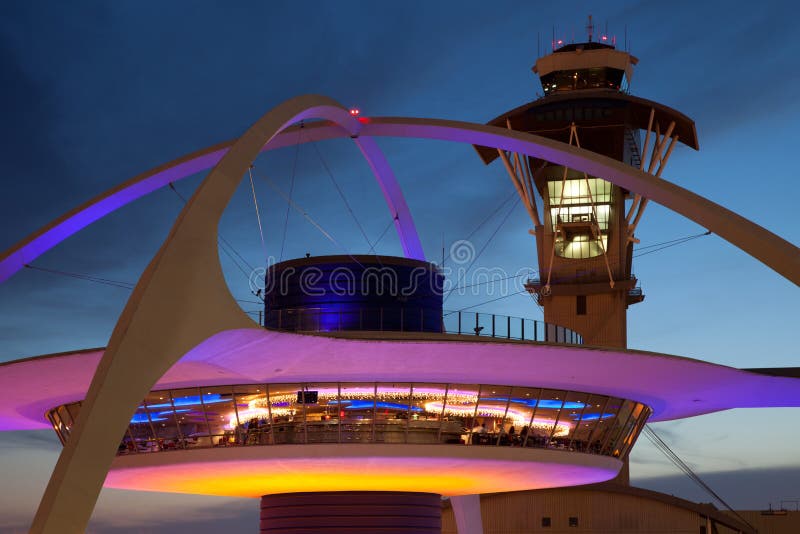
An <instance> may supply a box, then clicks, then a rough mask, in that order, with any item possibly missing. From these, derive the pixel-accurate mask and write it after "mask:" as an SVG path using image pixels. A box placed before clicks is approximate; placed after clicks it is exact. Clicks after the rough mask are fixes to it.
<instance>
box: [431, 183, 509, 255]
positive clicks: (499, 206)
mask: <svg viewBox="0 0 800 534" xmlns="http://www.w3.org/2000/svg"><path fill="white" fill-rule="evenodd" d="M514 197H517V199H518V200H519V196H518V195H517V190H516V189H514V190H513V191H511V194H509V195H508V196H507V197H506V198H505V199H503V201H502V202H500V204H499V205H498V206H497V207H496V208H495V209H494V210H492V212H491V213H490V214H489V215H487V216H486V218H484V219H483V220H482V221H481V222H480V224H478V226H476V227H475V228H474V229H473V230H472V231H471V232H470V233H469V235H468V236H467V237H466V238H465V240H466V241H469V240H470V239H471V238H472V236H474V235H475V234H476V233H477V232H478V231H479V230H480V229H481V228H483V226H484V225H485V224H486V223H488V222H489V221H490V220H492V218H493V217H494V216H495V215H496V214H497V212H499V211H500V210H501V209H503V207H504V206H505V205H506V204H508V203H509V202H510V201H511V199H513V198H514ZM451 255H452V251H451V253H448V254H447V257H446V258H445V259H444V262H443V264H444V263H446V262H447V260H449V259H450V256H451Z"/></svg>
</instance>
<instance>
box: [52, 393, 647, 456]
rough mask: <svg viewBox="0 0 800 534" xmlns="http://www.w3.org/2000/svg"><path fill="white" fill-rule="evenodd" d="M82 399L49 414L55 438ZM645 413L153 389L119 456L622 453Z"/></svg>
mask: <svg viewBox="0 0 800 534" xmlns="http://www.w3.org/2000/svg"><path fill="white" fill-rule="evenodd" d="M80 405H81V403H79V402H76V403H71V404H66V405H63V406H59V407H57V408H54V409H52V410H50V411H49V412H48V413H47V417H48V419H49V420H50V422H51V423H52V425H53V428H54V429H55V430H56V432H57V433H58V436H59V437H60V438H61V440H62V442H66V440H67V439H69V434H70V432H71V430H72V426H73V424H74V421H75V420H76V419H77V417H78V412H79V411H80ZM650 413H651V410H650V408H648V407H647V406H645V405H644V404H641V403H638V402H634V401H631V400H626V399H622V398H618V397H610V396H607V395H597V394H591V393H581V392H576V391H565V390H555V389H547V388H535V387H520V386H500V385H486V384H443V383H422V382H415V383H381V382H326V383H294V384H244V385H234V386H205V387H202V388H199V387H195V388H184V389H173V390H161V391H153V392H151V393H150V394H149V395H148V396H147V398H146V399H144V400H143V401H142V403H141V404H140V405H139V407H138V409H137V410H136V413H135V414H134V415H133V417H132V418H131V421H130V424H129V425H128V428H127V431H126V432H125V435H124V436H122V438H121V440H120V446H119V454H120V455H127V454H140V453H150V452H161V451H171V450H184V449H198V448H214V447H245V446H254V445H289V444H306V443H342V444H343V443H375V444H380V443H386V444H409V445H413V444H441V445H443V446H444V445H451V446H458V445H460V446H475V445H484V446H511V447H535V448H546V449H557V450H565V451H573V452H582V453H591V454H600V455H605V456H611V457H617V458H624V457H625V456H626V455H627V453H628V451H629V450H630V449H631V447H632V446H633V443H634V442H635V440H636V437H637V436H638V435H639V433H640V431H641V430H642V428H643V426H644V424H645V422H646V421H647V418H648V417H649V415H650Z"/></svg>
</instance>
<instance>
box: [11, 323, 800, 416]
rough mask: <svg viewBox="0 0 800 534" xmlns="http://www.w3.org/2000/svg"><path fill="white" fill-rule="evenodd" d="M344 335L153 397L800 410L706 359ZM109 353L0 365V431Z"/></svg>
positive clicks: (181, 381)
mask: <svg viewBox="0 0 800 534" xmlns="http://www.w3.org/2000/svg"><path fill="white" fill-rule="evenodd" d="M397 337H398V338H400V337H402V338H403V339H377V338H376V339H343V338H334V337H325V336H310V335H298V334H291V333H286V332H275V331H269V330H258V329H248V330H232V331H227V332H222V333H220V334H217V335H216V336H214V337H212V338H210V339H208V340H206V341H205V342H204V343H202V344H201V345H199V346H198V347H196V348H195V349H193V350H192V351H190V352H189V353H188V354H186V355H185V356H184V357H183V358H182V359H181V360H180V361H179V362H178V363H177V364H176V365H175V366H173V367H172V368H171V369H170V370H169V371H168V372H167V373H166V374H165V375H164V376H163V377H162V378H161V379H160V380H159V381H158V383H157V384H156V386H155V388H154V389H167V388H174V387H189V386H200V385H225V384H247V383H265V382H271V383H280V382H284V383H288V382H312V381H314V382H336V381H352V382H369V381H386V382H440V383H441V382H452V383H460V384H478V383H482V384H497V385H512V386H534V387H548V388H556V389H566V390H571V391H582V392H588V393H598V394H606V395H614V396H619V397H623V398H627V399H631V400H636V401H639V402H643V403H645V404H647V405H649V406H650V407H651V408H653V411H654V413H653V416H652V418H651V420H652V421H665V420H670V419H678V418H682V417H690V416H693V415H700V414H704V413H710V412H715V411H719V410H726V409H731V408H757V407H797V406H800V379H796V378H785V377H774V376H765V375H761V374H755V373H750V372H746V371H742V370H739V369H733V368H730V367H725V366H721V365H715V364H711V363H706V362H702V361H698V360H692V359H688V358H681V357H677V356H667V355H663V354H654V353H644V352H637V351H624V350H610V349H594V348H590V347H577V346H567V345H562V346H559V345H544V344H536V343H529V342H503V341H494V342H491V341H489V340H488V339H486V338H472V337H466V336H448V335H440V334H430V335H427V336H424V338H420V337H419V336H418V337H417V338H412V337H409V336H400V335H398V336H397ZM101 355H102V350H100V349H98V350H90V351H83V352H75V353H66V354H61V355H54V356H46V357H39V358H30V359H26V360H18V361H16V362H9V363H7V364H3V365H0V429H1V430H23V429H35V428H48V427H49V424H48V423H47V422H46V421H45V419H44V413H45V411H46V410H48V409H50V408H52V407H55V406H57V405H60V404H63V403H66V402H71V401H76V400H80V399H82V398H83V396H84V395H85V392H86V390H87V389H88V385H89V382H90V381H91V378H92V375H93V374H94V371H95V368H96V366H97V363H98V362H99V360H100V356H101Z"/></svg>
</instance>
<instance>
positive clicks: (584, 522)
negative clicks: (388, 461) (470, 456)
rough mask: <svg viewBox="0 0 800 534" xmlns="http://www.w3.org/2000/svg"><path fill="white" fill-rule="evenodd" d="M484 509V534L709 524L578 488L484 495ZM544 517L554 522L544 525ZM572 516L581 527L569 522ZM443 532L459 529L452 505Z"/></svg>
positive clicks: (669, 529)
mask: <svg viewBox="0 0 800 534" xmlns="http://www.w3.org/2000/svg"><path fill="white" fill-rule="evenodd" d="M481 514H482V516H483V517H482V519H483V529H484V534H518V533H528V532H548V533H551V534H562V533H563V534H577V533H586V532H593V533H603V534H612V533H634V532H635V533H643V534H684V533H685V534H700V532H701V529H700V527H701V526H705V525H706V520H705V518H703V517H701V516H700V514H698V513H696V512H693V511H690V510H686V509H683V508H680V507H678V506H674V505H671V504H668V503H664V502H659V501H655V500H652V499H647V498H643V497H638V496H633V495H625V494H619V493H604V492H600V491H596V490H595V491H590V490H581V489H578V488H568V489H556V490H548V491H538V492H535V493H534V492H520V493H500V494H495V495H484V496H482V498H481ZM545 517H549V518H550V525H551V526H550V527H542V518H545ZM570 517H573V518H577V523H578V524H577V526H570ZM442 532H443V534H456V532H457V531H456V525H455V520H454V519H453V512H452V510H451V509H446V510H445V511H444V513H443V515H442ZM708 534H711V533H710V532H709V533H708ZM720 534H722V529H720Z"/></svg>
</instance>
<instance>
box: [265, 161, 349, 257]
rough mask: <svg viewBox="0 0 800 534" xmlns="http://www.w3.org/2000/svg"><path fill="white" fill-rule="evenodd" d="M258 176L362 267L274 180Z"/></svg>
mask: <svg viewBox="0 0 800 534" xmlns="http://www.w3.org/2000/svg"><path fill="white" fill-rule="evenodd" d="M258 176H259V177H260V178H261V179H262V180H264V181H265V182H266V183H267V185H268V186H269V187H270V188H272V190H273V191H275V192H276V193H278V194H279V195H280V196H281V197H282V198H283V199H284V200H285V201H286V202H287V203H288V204H289V205H290V206H291V207H292V208H294V210H295V211H297V212H298V213H300V214H301V215H302V216H303V218H304V219H305V220H307V221H308V222H309V223H310V224H311V225H312V226H313V227H314V228H316V229H317V230H319V232H320V233H321V234H322V235H324V236H325V238H327V239H328V240H329V241H330V242H331V243H333V244H334V245H336V246H337V247H339V248H341V249H342V250H343V251H344V252H345V254H347V255H348V256H350V259H352V260H353V261H354V262H355V263H357V264H358V265H359V266H360V267H363V265H362V264H361V262H360V261H358V260H357V259H356V258H355V257H354V256H353V255H352V254H351V253H350V251H349V250H347V248H346V247H345V246H344V245H342V244H341V243H340V242H339V241H337V240H336V238H335V237H333V235H331V234H330V233H329V232H328V231H327V230H325V229H324V228H323V227H322V225H321V224H319V223H318V222H317V221H315V220H314V219H313V217H311V215H309V213H308V212H307V211H306V210H305V209H303V208H302V207H300V206H299V205H298V204H297V203H296V202H295V201H294V200H292V199H291V198H289V197H288V196H287V195H286V193H284V192H283V190H282V189H281V188H280V187H278V185H277V184H275V182H273V181H272V180H270V178H269V177H268V176H267V175H266V174H264V173H261V174H259V175H258Z"/></svg>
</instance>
